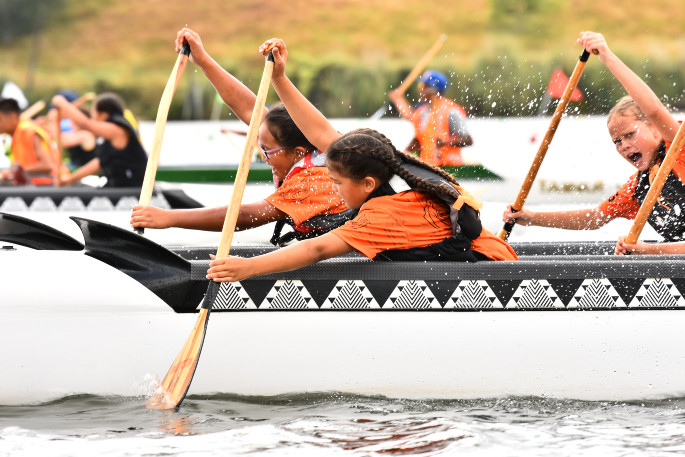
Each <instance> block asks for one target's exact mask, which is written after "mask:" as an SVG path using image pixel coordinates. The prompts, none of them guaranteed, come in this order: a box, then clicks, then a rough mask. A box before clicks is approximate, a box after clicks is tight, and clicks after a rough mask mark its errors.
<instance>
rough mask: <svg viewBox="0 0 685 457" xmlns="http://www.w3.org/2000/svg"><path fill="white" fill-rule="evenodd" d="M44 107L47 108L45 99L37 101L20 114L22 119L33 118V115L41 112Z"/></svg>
mask: <svg viewBox="0 0 685 457" xmlns="http://www.w3.org/2000/svg"><path fill="white" fill-rule="evenodd" d="M43 108H45V102H44V101H43V100H38V101H37V102H36V103H34V104H33V105H31V106H29V107H28V108H26V109H25V110H24V111H22V113H21V114H20V115H19V118H20V119H21V120H22V121H25V120H28V119H31V118H32V117H33V116H35V115H36V114H38V113H39V112H41V111H42V110H43Z"/></svg>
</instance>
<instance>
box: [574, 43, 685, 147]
mask: <svg viewBox="0 0 685 457" xmlns="http://www.w3.org/2000/svg"><path fill="white" fill-rule="evenodd" d="M578 43H579V44H581V45H583V47H584V48H585V49H586V50H587V51H588V52H595V51H598V52H599V60H600V62H602V63H603V64H604V65H606V67H607V68H608V69H609V71H611V73H612V74H613V75H614V76H615V77H616V79H618V81H619V82H620V83H621V85H622V86H623V87H624V88H625V90H626V91H627V92H628V95H630V96H631V97H632V99H633V100H635V103H637V105H638V106H639V107H640V109H641V110H642V112H643V113H645V116H647V117H648V118H649V120H650V121H651V122H652V123H653V124H654V126H655V127H656V128H657V129H658V130H659V133H661V135H663V137H664V139H666V140H667V141H673V138H675V135H676V132H677V131H678V127H679V124H678V121H677V120H676V119H675V118H674V117H673V116H672V115H671V113H669V112H668V110H667V109H666V107H665V106H664V105H663V103H661V100H659V97H657V96H656V94H655V93H654V91H652V89H650V87H649V86H648V85H647V84H646V83H645V82H644V81H643V80H642V79H640V77H639V76H638V75H636V74H635V73H634V72H633V71H632V70H631V69H630V68H628V66H627V65H626V64H624V63H623V62H622V61H621V59H619V58H618V57H616V55H615V54H614V53H613V52H611V50H610V49H609V46H608V45H607V42H606V40H605V39H604V36H602V34H600V33H595V32H582V33H581V34H580V37H579V38H578Z"/></svg>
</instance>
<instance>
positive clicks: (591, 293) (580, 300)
mask: <svg viewBox="0 0 685 457" xmlns="http://www.w3.org/2000/svg"><path fill="white" fill-rule="evenodd" d="M626 306H627V305H626V304H625V303H624V302H623V299H622V298H621V296H620V295H619V293H618V292H617V291H616V289H615V288H614V286H613V284H612V283H611V281H609V280H608V279H606V278H601V279H586V280H584V281H583V283H582V284H581V285H580V287H579V288H578V290H577V291H576V293H575V295H574V296H573V298H572V299H571V301H570V302H569V304H568V308H582V309H593V308H625V307H626Z"/></svg>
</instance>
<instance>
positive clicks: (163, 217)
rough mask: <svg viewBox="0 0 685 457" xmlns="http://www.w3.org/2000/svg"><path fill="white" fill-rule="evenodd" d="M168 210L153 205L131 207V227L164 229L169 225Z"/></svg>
mask: <svg viewBox="0 0 685 457" xmlns="http://www.w3.org/2000/svg"><path fill="white" fill-rule="evenodd" d="M169 216H170V212H169V211H168V210H165V209H161V208H155V207H154V206H140V205H136V206H134V207H133V213H132V214H131V227H143V228H155V229H164V228H169V227H171V220H170V217H169Z"/></svg>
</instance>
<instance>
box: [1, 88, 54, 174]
mask: <svg viewBox="0 0 685 457" xmlns="http://www.w3.org/2000/svg"><path fill="white" fill-rule="evenodd" d="M0 133H6V134H8V135H11V136H12V149H11V153H10V162H11V164H12V165H11V168H10V169H8V170H2V171H0V182H2V183H6V184H15V185H22V184H35V185H51V184H53V178H54V177H55V175H56V173H57V164H58V161H59V157H58V151H57V147H56V145H55V142H54V141H53V139H52V138H51V137H50V134H49V133H48V132H46V131H45V130H44V129H43V128H42V127H41V126H39V125H38V124H37V123H35V122H33V121H31V120H29V119H21V110H20V108H19V103H18V102H17V101H16V100H15V99H13V98H5V99H0Z"/></svg>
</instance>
